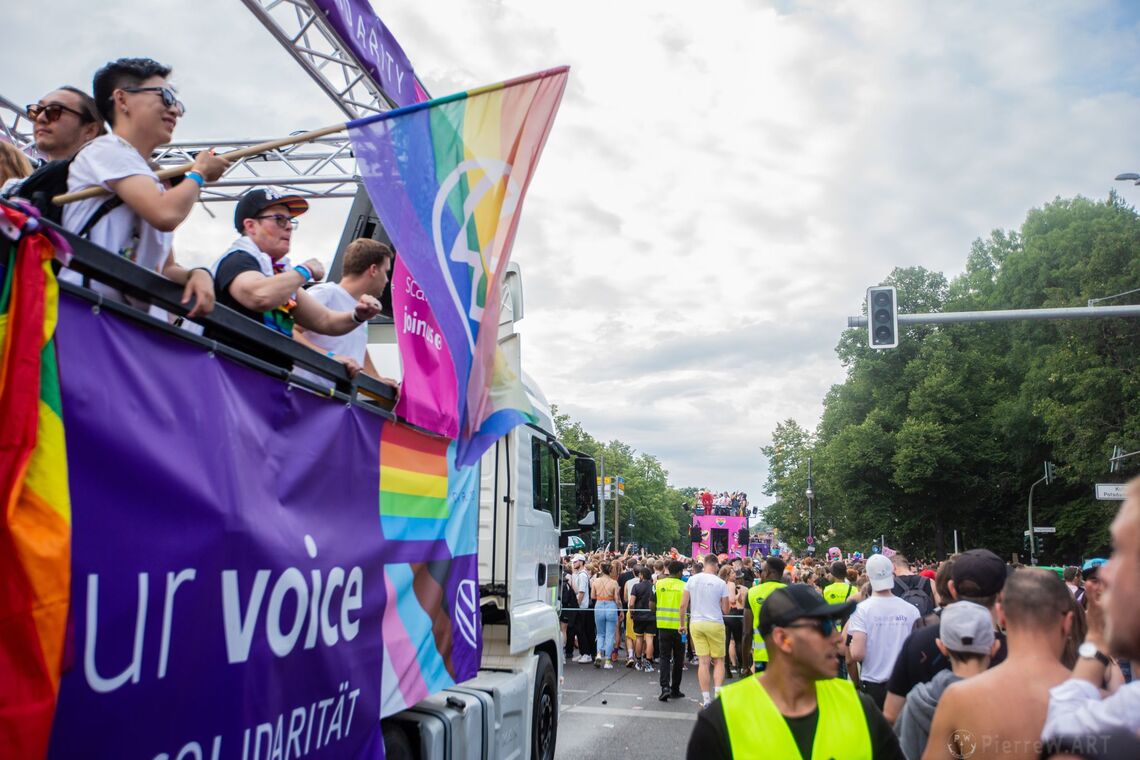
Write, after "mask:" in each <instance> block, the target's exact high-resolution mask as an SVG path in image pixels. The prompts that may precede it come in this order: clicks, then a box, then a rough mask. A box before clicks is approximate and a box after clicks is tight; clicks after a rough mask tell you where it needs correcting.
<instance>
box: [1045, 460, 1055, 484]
mask: <svg viewBox="0 0 1140 760" xmlns="http://www.w3.org/2000/svg"><path fill="white" fill-rule="evenodd" d="M1056 479H1057V465H1055V464H1053V463H1052V462H1046V463H1045V485H1047V486H1048V485H1052V483H1053V481H1054V480H1056Z"/></svg>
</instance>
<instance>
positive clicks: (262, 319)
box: [214, 251, 293, 336]
mask: <svg viewBox="0 0 1140 760" xmlns="http://www.w3.org/2000/svg"><path fill="white" fill-rule="evenodd" d="M243 272H258V273H261V267H260V266H258V264H257V259H255V258H254V257H253V256H252V255H251V254H249V253H246V252H245V251H231V252H230V253H228V254H227V255H226V257H225V258H224V259H222V262H221V263H220V264H218V272H217V274H216V275H215V276H214V295H215V297H216V298H217V301H218V303H220V304H222V305H223V306H228V307H229V308H231V309H233V310H234V311H236V312H237V313H239V314H243V315H245V316H247V317H249V318H250V319H252V320H253V321H254V322H257V323H258V324H262V325H265V326H266V327H268V328H270V329H271V330H276V331H277V332H279V333H281V334H283V335H288V336H292V335H293V316H292V314H290V313H289V311H288V310H285V309H281V308H277V309H272V310H270V311H266V312H260V311H254V310H253V309H247V308H246V307H245V306H243V305H242V304H241V302H240V301H238V300H237V299H236V298H234V297H233V296H232V295H231V294H230V285H232V284H233V281H234V279H235V278H236V277H237V276H238V275H239V274H241V273H243Z"/></svg>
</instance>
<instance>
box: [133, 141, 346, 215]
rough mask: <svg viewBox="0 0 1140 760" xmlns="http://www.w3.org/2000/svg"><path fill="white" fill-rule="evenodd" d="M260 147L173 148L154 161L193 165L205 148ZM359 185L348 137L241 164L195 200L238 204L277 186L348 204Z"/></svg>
mask: <svg viewBox="0 0 1140 760" xmlns="http://www.w3.org/2000/svg"><path fill="white" fill-rule="evenodd" d="M261 142H267V140H234V141H230V142H224V143H219V142H209V141H194V142H178V143H171V144H170V145H164V146H163V147H161V148H159V149H158V150H157V151H155V154H154V160H155V161H157V162H158V163H159V164H160V165H162V166H178V165H180V164H187V163H191V162H192V161H193V160H194V156H195V155H196V154H197V153H198V152H199V151H202V150H206V149H208V148H216V149H217V150H218V153H219V154H222V155H224V154H225V153H228V152H230V151H231V150H236V149H238V148H244V147H247V146H249V145H257V144H258V143H261ZM359 183H360V176H359V174H358V173H357V170H356V157H355V156H354V154H353V152H352V143H351V142H350V141H349V139H348V136H347V135H332V136H329V137H321V138H317V139H316V140H313V141H312V142H307V143H301V144H300V145H287V146H285V147H283V148H276V149H274V150H270V151H267V152H265V153H259V154H257V155H255V156H247V157H246V158H240V159H238V160H237V161H235V162H234V164H233V165H232V166H231V167H230V168H229V169H227V170H226V173H225V175H224V176H223V177H222V178H221V179H220V180H218V181H217V182H212V183H210V184H209V185H206V186H205V187H204V188H202V193H201V196H200V198H199V200H200V202H202V203H216V202H219V201H236V200H237V199H238V198H239V197H240V196H241V194H242V193H244V192H245V191H247V190H249V189H250V188H251V187H258V186H262V185H275V186H278V187H280V188H282V189H284V190H286V191H288V192H290V193H293V194H296V195H300V196H303V197H305V198H352V197H354V196H355V195H356V190H357V186H358V185H359Z"/></svg>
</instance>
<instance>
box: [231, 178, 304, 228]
mask: <svg viewBox="0 0 1140 760" xmlns="http://www.w3.org/2000/svg"><path fill="white" fill-rule="evenodd" d="M277 205H282V206H285V207H286V208H287V209H289V216H300V215H301V214H303V213H305V212H306V211H308V210H309V202H308V201H307V200H305V199H304V198H302V197H301V196H299V195H289V194H287V193H284V192H282V191H281V189H280V188H276V187H258V188H254V189H253V190H250V191H249V192H247V193H246V194H245V195H243V196H242V197H241V200H239V201H238V204H237V209H236V210H235V211H234V227H237V231H238V232H243V230H242V224H241V223H242V222H244V221H245V220H246V219H252V218H254V217H255V216H257V215H258V214H260V213H261V212H262V210H264V209H267V208H269V207H270V206H277Z"/></svg>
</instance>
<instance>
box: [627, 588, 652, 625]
mask: <svg viewBox="0 0 1140 760" xmlns="http://www.w3.org/2000/svg"><path fill="white" fill-rule="evenodd" d="M629 593H630V596H631V597H633V619H634V620H635V621H639V622H642V623H648V622H651V621H653V620H656V618H657V614H656V613H655V612H653V611H652V610H650V609H649V602H650V601H651V600H652V599H653V584H652V583H650V582H649V581H638V582H637V583H635V584H634V585H633V589H632V590H631V591H630V592H629ZM627 603H628V602H627Z"/></svg>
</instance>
